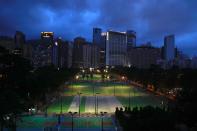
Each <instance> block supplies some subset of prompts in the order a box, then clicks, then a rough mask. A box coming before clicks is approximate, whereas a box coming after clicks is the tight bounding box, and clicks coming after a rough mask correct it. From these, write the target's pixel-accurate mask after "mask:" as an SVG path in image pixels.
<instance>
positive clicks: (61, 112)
mask: <svg viewBox="0 0 197 131" xmlns="http://www.w3.org/2000/svg"><path fill="white" fill-rule="evenodd" d="M60 102H61V103H60V114H61V115H62V96H60Z"/></svg>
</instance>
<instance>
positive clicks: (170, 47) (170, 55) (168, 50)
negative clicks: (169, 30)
mask: <svg viewBox="0 0 197 131" xmlns="http://www.w3.org/2000/svg"><path fill="white" fill-rule="evenodd" d="M164 58H165V60H166V61H171V60H174V58H175V37H174V35H169V36H166V37H165V38H164Z"/></svg>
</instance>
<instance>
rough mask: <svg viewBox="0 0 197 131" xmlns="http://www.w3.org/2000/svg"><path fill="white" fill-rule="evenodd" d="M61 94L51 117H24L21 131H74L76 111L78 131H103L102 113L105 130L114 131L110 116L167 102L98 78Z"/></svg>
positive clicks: (50, 108)
mask: <svg viewBox="0 0 197 131" xmlns="http://www.w3.org/2000/svg"><path fill="white" fill-rule="evenodd" d="M61 94H62V95H61V96H60V97H59V98H58V99H56V101H54V102H53V103H52V104H50V105H49V106H48V108H47V110H46V113H47V114H48V116H47V117H45V116H24V117H22V118H21V120H20V121H18V122H17V126H18V129H20V130H43V128H46V127H50V128H56V129H57V128H59V129H61V130H71V126H72V118H71V116H70V114H68V112H70V111H72V112H77V114H75V115H74V119H73V120H74V127H75V130H92V131H93V130H95V131H96V130H100V128H101V115H100V112H107V115H106V116H104V121H103V125H104V128H105V129H107V130H111V131H114V130H115V125H114V124H113V120H112V118H111V117H110V114H113V113H114V111H115V108H116V107H125V106H127V107H128V106H130V107H131V108H133V107H136V106H137V107H141V106H146V105H152V106H161V103H164V104H165V102H167V101H166V100H165V99H164V98H161V97H159V96H155V95H153V94H150V93H148V92H146V91H143V90H142V89H140V88H138V87H134V86H131V85H128V84H126V83H125V82H110V81H109V80H106V81H102V80H101V76H100V75H94V77H93V79H92V80H88V81H87V80H82V78H81V77H79V79H78V81H74V82H70V84H65V87H64V92H62V93H61ZM79 94H80V95H79ZM79 112H80V117H79ZM60 113H63V114H64V116H62V117H61V123H60V124H58V117H57V114H60ZM95 114H97V115H95ZM48 130H50V129H48Z"/></svg>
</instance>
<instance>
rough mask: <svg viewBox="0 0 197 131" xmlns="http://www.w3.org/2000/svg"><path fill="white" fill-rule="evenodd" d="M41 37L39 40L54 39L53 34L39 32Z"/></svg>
mask: <svg viewBox="0 0 197 131" xmlns="http://www.w3.org/2000/svg"><path fill="white" fill-rule="evenodd" d="M40 36H41V39H42V40H43V39H50V40H53V37H54V33H53V32H41V34H40Z"/></svg>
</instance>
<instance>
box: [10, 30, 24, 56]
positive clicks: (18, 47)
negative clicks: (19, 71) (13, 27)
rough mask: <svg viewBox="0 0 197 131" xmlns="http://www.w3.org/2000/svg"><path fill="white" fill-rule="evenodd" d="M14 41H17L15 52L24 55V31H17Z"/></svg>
mask: <svg viewBox="0 0 197 131" xmlns="http://www.w3.org/2000/svg"><path fill="white" fill-rule="evenodd" d="M14 43H15V49H14V50H13V53H14V54H16V55H23V47H24V45H25V35H24V34H23V33H22V32H20V31H16V33H15V36H14Z"/></svg>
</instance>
